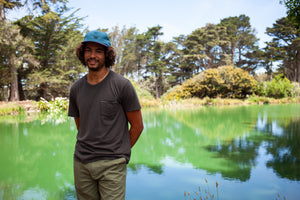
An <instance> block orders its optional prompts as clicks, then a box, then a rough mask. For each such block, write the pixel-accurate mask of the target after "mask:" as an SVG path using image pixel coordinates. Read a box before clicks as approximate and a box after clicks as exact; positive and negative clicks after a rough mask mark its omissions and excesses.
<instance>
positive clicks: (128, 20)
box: [7, 0, 286, 47]
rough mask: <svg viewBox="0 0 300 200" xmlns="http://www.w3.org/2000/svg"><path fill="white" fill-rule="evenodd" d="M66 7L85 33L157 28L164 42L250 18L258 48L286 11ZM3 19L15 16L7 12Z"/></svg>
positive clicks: (243, 1)
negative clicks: (234, 18) (235, 18)
mask: <svg viewBox="0 0 300 200" xmlns="http://www.w3.org/2000/svg"><path fill="white" fill-rule="evenodd" d="M69 6H70V7H73V8H74V9H77V8H80V10H79V11H78V13H77V15H78V16H80V17H86V18H85V20H84V24H85V25H86V26H87V27H88V29H89V30H94V29H97V28H109V29H110V28H112V27H113V26H116V25H117V26H119V27H123V26H126V27H127V28H129V27H132V26H135V27H136V28H138V29H139V31H140V33H141V32H145V31H147V28H148V27H153V26H156V25H161V26H162V27H163V29H162V31H163V33H164V35H163V36H162V37H161V39H162V40H164V41H171V40H172V37H174V36H179V35H181V34H183V35H188V34H190V33H191V32H192V31H194V30H196V29H197V28H201V27H204V26H205V25H206V24H207V23H213V24H217V23H219V22H220V20H221V19H224V18H226V17H230V16H239V15H240V14H245V15H247V16H249V17H250V23H251V25H252V27H253V28H255V30H256V32H257V34H256V36H257V37H258V38H260V43H259V44H260V46H261V47H262V46H264V41H267V40H269V39H270V38H269V37H268V36H267V35H266V34H265V30H266V28H267V27H272V25H273V23H275V21H276V20H277V19H279V18H281V17H285V16H286V8H285V6H284V5H281V4H279V0H147V1H143V0H105V1H104V0H69ZM19 13H20V12H19ZM7 17H8V18H10V19H13V18H16V17H18V16H17V13H16V12H11V13H10V14H9V15H8V16H7Z"/></svg>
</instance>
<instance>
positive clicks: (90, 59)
mask: <svg viewBox="0 0 300 200" xmlns="http://www.w3.org/2000/svg"><path fill="white" fill-rule="evenodd" d="M92 60H94V61H96V62H99V60H98V59H96V58H89V59H87V60H86V61H87V62H89V61H92Z"/></svg>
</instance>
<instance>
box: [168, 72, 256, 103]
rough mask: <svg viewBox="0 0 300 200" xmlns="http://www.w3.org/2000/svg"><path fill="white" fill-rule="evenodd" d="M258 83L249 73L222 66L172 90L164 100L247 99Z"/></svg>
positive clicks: (202, 73)
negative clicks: (192, 98) (193, 98)
mask: <svg viewBox="0 0 300 200" xmlns="http://www.w3.org/2000/svg"><path fill="white" fill-rule="evenodd" d="M256 85H257V82H256V81H255V79H254V78H253V77H252V76H250V75H249V73H248V72H246V71H244V70H242V69H239V68H234V67H232V66H222V67H219V68H217V69H209V70H206V71H203V72H201V73H200V74H199V75H197V76H195V77H194V78H192V79H189V80H187V81H186V82H184V83H183V84H182V85H181V86H178V87H175V88H172V89H171V90H169V91H168V92H167V94H166V95H165V96H164V99H166V100H171V99H186V98H191V97H198V98H204V97H209V98H216V97H222V98H226V97H230V98H245V97H246V96H247V95H249V94H252V93H253V92H254V89H255V88H256Z"/></svg>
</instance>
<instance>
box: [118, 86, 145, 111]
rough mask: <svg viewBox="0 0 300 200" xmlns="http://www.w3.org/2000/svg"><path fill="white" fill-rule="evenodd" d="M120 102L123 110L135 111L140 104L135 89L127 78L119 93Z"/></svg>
mask: <svg viewBox="0 0 300 200" xmlns="http://www.w3.org/2000/svg"><path fill="white" fill-rule="evenodd" d="M121 104H122V106H123V109H124V110H125V112H130V111H136V110H140V109H141V105H140V102H139V99H138V96H137V94H136V91H135V89H134V87H133V85H132V84H131V82H130V81H129V80H127V83H126V84H125V86H124V88H123V90H122V93H121Z"/></svg>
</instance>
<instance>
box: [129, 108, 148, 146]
mask: <svg viewBox="0 0 300 200" xmlns="http://www.w3.org/2000/svg"><path fill="white" fill-rule="evenodd" d="M126 116H127V119H128V121H129V123H130V129H129V134H130V144H131V148H132V147H133V145H134V144H135V143H136V141H137V140H138V139H139V137H140V135H141V133H142V131H143V129H144V125H143V118H142V112H141V110H137V111H132V112H127V113H126Z"/></svg>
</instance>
